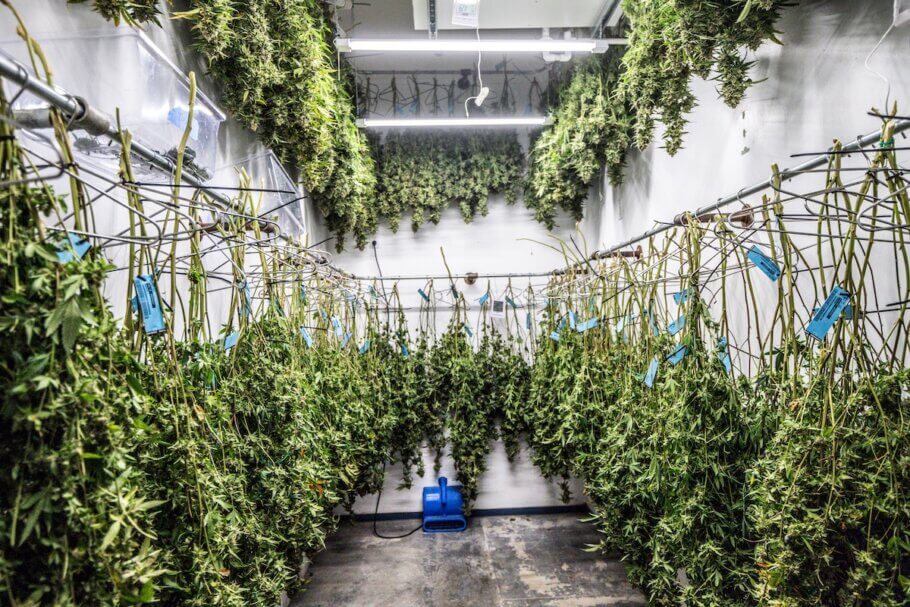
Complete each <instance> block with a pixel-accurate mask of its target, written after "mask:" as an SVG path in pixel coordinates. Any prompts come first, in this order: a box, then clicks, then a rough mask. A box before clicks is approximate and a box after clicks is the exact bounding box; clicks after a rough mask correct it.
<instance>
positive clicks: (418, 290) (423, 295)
mask: <svg viewBox="0 0 910 607" xmlns="http://www.w3.org/2000/svg"><path fill="white" fill-rule="evenodd" d="M417 294H418V295H420V296H421V297H422V298H423V300H424V301H430V296H429V295H427V294H426V293H424V291H423V289H417Z"/></svg>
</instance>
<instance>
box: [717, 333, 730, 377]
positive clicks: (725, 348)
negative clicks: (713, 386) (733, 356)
mask: <svg viewBox="0 0 910 607" xmlns="http://www.w3.org/2000/svg"><path fill="white" fill-rule="evenodd" d="M717 347H718V349H719V350H720V352H718V353H717V357H718V358H719V359H720V362H721V364H723V366H724V369H726V370H727V373H729V372H730V371H731V370H732V369H733V362H732V361H731V360H730V346H729V345H728V344H727V338H726V337H721V338H720V339H718V340H717Z"/></svg>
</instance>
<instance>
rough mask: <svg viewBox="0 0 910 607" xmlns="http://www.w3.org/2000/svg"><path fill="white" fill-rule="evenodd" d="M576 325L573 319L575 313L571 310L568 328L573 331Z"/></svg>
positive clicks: (575, 320)
mask: <svg viewBox="0 0 910 607" xmlns="http://www.w3.org/2000/svg"><path fill="white" fill-rule="evenodd" d="M577 324H578V322H577V319H576V318H575V312H574V311H573V310H569V327H571V328H572V329H574V328H575V326H576V325H577Z"/></svg>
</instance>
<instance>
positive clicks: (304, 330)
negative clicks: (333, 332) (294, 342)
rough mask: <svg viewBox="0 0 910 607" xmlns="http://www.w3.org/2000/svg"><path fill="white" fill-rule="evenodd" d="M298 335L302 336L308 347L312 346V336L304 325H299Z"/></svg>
mask: <svg viewBox="0 0 910 607" xmlns="http://www.w3.org/2000/svg"><path fill="white" fill-rule="evenodd" d="M300 336H301V337H303V341H305V342H306V345H307V347H308V348H312V347H313V336H312V335H310V332H309V331H307V328H306V327H300Z"/></svg>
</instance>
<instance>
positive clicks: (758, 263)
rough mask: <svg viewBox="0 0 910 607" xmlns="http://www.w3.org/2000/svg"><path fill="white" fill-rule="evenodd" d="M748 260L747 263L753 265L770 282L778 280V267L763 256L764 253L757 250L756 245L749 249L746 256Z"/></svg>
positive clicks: (759, 249)
mask: <svg viewBox="0 0 910 607" xmlns="http://www.w3.org/2000/svg"><path fill="white" fill-rule="evenodd" d="M746 257H748V258H749V261H751V262H752V263H754V264H755V267H757V268H758V269H759V270H761V271H762V273H763V274H764V275H765V276H767V277H768V279H769V280H770V281H771V282H775V281H776V280H777V279H778V278H780V273H781V272H780V266H778V265H777V264H776V263H774V260H773V259H771V258H770V257H768V256H767V255H765V253H764V251H762V250H761V248H759V246H758V245H755V246H753V247H752V248H751V249H749V253H748V254H747V255H746Z"/></svg>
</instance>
